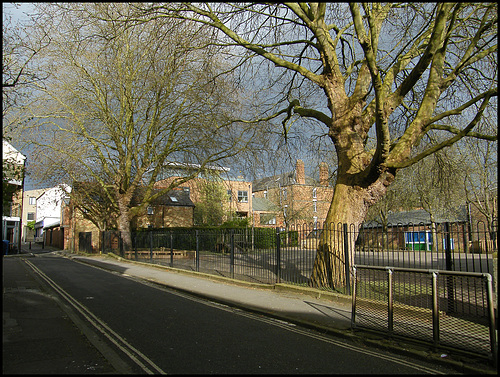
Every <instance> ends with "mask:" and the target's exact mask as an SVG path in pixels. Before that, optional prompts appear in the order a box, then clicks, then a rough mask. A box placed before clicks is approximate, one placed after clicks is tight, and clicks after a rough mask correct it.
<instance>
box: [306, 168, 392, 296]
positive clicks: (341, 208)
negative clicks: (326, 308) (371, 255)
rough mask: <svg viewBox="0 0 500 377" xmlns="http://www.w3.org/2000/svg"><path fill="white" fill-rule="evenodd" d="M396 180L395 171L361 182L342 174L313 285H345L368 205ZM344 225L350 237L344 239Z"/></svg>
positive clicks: (377, 198)
mask: <svg viewBox="0 0 500 377" xmlns="http://www.w3.org/2000/svg"><path fill="white" fill-rule="evenodd" d="M393 179H394V176H393V175H392V174H381V177H379V178H378V179H377V180H376V181H375V182H373V183H372V184H368V185H359V184H353V183H349V182H345V180H344V179H342V177H339V179H338V181H337V184H336V185H335V191H334V194H333V199H332V203H331V205H330V209H329V211H328V215H327V218H326V221H325V224H324V227H323V229H324V231H323V233H322V236H321V239H320V242H319V245H318V250H317V253H316V259H315V262H314V267H313V272H312V274H311V278H310V280H309V285H310V286H312V287H315V288H330V289H336V290H342V288H343V287H345V286H346V283H347V278H348V277H347V276H346V256H347V260H348V262H349V265H348V266H349V271H348V275H349V277H350V275H351V268H352V266H353V264H354V244H355V241H356V238H357V236H358V234H359V227H360V225H361V224H362V223H363V221H364V220H365V217H366V213H367V211H368V209H369V207H370V206H371V205H373V204H375V203H376V202H377V201H378V200H379V199H380V198H381V197H382V196H383V195H384V194H385V192H386V191H387V186H388V185H389V184H390V182H391V181H392V180H393ZM343 181H344V182H343ZM344 224H347V240H345V239H344ZM345 246H347V251H346V250H345Z"/></svg>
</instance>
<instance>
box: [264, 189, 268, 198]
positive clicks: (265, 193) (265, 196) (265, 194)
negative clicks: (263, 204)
mask: <svg viewBox="0 0 500 377" xmlns="http://www.w3.org/2000/svg"><path fill="white" fill-rule="evenodd" d="M264 198H266V199H267V190H264Z"/></svg>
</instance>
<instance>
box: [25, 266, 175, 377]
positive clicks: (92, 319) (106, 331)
mask: <svg viewBox="0 0 500 377" xmlns="http://www.w3.org/2000/svg"><path fill="white" fill-rule="evenodd" d="M24 262H25V263H26V264H27V265H28V266H30V267H31V268H32V269H33V271H34V272H35V273H36V274H37V275H39V276H40V277H41V278H42V279H43V280H45V282H46V283H47V284H49V285H50V286H51V287H52V289H54V291H56V292H57V293H58V294H59V295H60V296H61V297H62V298H63V299H64V300H65V301H66V302H67V303H68V304H70V305H71V306H72V307H73V308H74V309H76V310H77V311H78V312H79V313H80V314H81V315H82V316H83V317H84V318H85V319H86V320H87V322H88V323H90V324H91V325H92V326H94V328H95V329H97V331H99V332H100V333H101V334H103V335H104V336H105V337H106V338H108V339H109V340H110V341H111V342H112V343H113V344H114V345H115V346H117V347H118V348H119V349H120V350H121V351H122V352H123V353H125V354H126V355H127V356H128V357H129V358H130V359H131V360H132V361H133V362H134V363H136V364H137V365H138V366H139V367H140V368H141V369H142V370H143V371H144V372H146V373H147V374H156V373H160V374H166V373H165V372H164V371H163V370H162V369H161V368H160V367H159V366H157V365H156V364H155V363H153V361H151V360H150V359H149V358H148V357H147V356H146V355H144V354H143V353H142V352H140V351H139V350H138V349H136V348H135V347H134V346H132V345H131V344H129V343H128V342H127V341H126V340H125V339H123V338H122V337H121V336H120V335H118V334H117V333H116V332H115V331H113V330H112V329H111V328H110V327H109V326H108V325H106V323H104V322H103V321H102V320H101V319H99V318H98V317H97V316H96V315H94V314H93V313H92V312H91V311H90V310H88V309H87V308H86V307H85V306H84V305H82V304H81V303H80V302H78V301H77V300H76V299H74V298H73V297H72V296H71V295H69V294H68V293H67V292H66V291H65V290H64V289H62V288H61V287H60V286H59V285H57V284H56V283H55V282H54V281H53V280H52V279H50V278H49V277H48V276H47V275H46V274H45V273H44V272H42V271H41V270H40V269H39V268H38V267H36V266H35V265H33V263H31V262H30V261H28V260H26V259H25V260H24Z"/></svg>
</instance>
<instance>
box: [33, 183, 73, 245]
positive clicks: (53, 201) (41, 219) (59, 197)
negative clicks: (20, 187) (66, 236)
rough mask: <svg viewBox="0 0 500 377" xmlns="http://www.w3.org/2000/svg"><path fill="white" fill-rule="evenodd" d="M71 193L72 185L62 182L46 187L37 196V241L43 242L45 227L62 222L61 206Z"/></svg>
mask: <svg viewBox="0 0 500 377" xmlns="http://www.w3.org/2000/svg"><path fill="white" fill-rule="evenodd" d="M69 193H71V187H70V186H68V185H66V184H64V183H63V184H61V185H59V186H56V187H52V188H50V189H46V191H45V192H43V193H42V194H41V195H40V196H38V197H37V198H36V220H35V221H36V223H35V241H36V242H43V231H44V228H47V227H49V226H53V225H58V224H59V223H60V222H61V207H62V202H63V200H64V198H65V197H67V196H68V195H69Z"/></svg>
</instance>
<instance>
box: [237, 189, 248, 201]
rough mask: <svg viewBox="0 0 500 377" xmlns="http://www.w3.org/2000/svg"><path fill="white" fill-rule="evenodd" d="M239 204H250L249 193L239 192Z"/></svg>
mask: <svg viewBox="0 0 500 377" xmlns="http://www.w3.org/2000/svg"><path fill="white" fill-rule="evenodd" d="M238 202H240V203H248V191H238Z"/></svg>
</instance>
